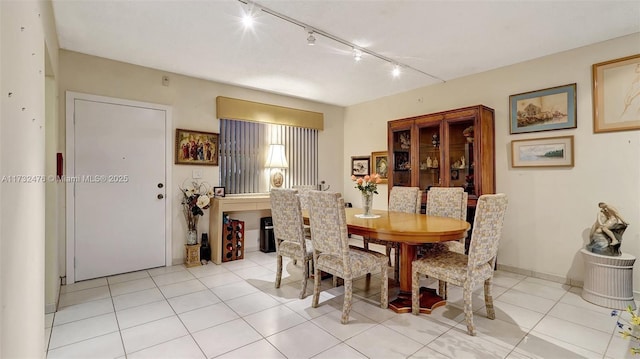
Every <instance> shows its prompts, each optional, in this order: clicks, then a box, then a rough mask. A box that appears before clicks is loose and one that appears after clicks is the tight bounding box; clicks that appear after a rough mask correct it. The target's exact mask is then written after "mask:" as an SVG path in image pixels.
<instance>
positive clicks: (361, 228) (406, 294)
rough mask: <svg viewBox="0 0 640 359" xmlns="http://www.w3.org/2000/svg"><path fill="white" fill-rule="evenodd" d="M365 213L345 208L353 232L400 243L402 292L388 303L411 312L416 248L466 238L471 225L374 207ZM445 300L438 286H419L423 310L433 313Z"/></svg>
mask: <svg viewBox="0 0 640 359" xmlns="http://www.w3.org/2000/svg"><path fill="white" fill-rule="evenodd" d="M371 212H372V214H371V215H370V216H364V215H363V210H362V209H361V208H345V214H346V219H347V227H348V231H349V233H350V234H355V235H359V236H362V237H364V238H370V239H377V240H383V241H390V242H397V243H399V247H400V273H399V274H400V291H399V293H398V297H397V298H396V299H394V300H392V301H390V302H389V308H391V309H392V310H393V311H395V312H397V313H408V312H411V284H412V283H411V264H412V262H413V261H414V260H415V259H416V258H417V249H418V247H419V246H421V245H423V244H425V243H441V242H447V241H453V240H459V239H461V238H464V237H465V236H466V234H467V231H468V230H469V228H470V224H469V223H468V222H466V221H462V220H459V219H455V218H447V217H437V216H428V215H425V214H419V213H404V212H394V211H385V210H372V211H371ZM445 304H446V301H445V300H444V299H443V298H442V297H440V296H438V295H437V293H436V291H435V289H431V288H421V289H420V312H421V313H427V314H429V313H431V311H432V310H433V309H435V308H437V307H439V306H442V305H445Z"/></svg>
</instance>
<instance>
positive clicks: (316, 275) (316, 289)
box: [311, 254, 320, 308]
mask: <svg viewBox="0 0 640 359" xmlns="http://www.w3.org/2000/svg"><path fill="white" fill-rule="evenodd" d="M317 261H318V257H317V256H316V255H315V254H314V255H313V262H314V263H316V262H317ZM319 299H320V270H319V269H318V266H316V265H314V266H313V300H312V301H311V306H312V307H313V308H316V307H318V300H319Z"/></svg>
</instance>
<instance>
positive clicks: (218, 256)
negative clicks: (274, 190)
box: [209, 194, 271, 264]
mask: <svg viewBox="0 0 640 359" xmlns="http://www.w3.org/2000/svg"><path fill="white" fill-rule="evenodd" d="M263 209H271V199H270V198H269V195H268V194H262V195H251V196H243V195H237V196H227V197H218V198H213V204H212V205H211V210H210V211H209V234H210V236H209V241H210V246H211V261H212V262H213V263H215V264H220V263H222V229H223V228H222V226H223V223H222V215H223V214H224V213H225V212H246V211H257V210H263Z"/></svg>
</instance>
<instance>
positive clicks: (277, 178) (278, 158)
mask: <svg viewBox="0 0 640 359" xmlns="http://www.w3.org/2000/svg"><path fill="white" fill-rule="evenodd" d="M288 167H289V163H287V157H286V156H285V155H284V145H269V154H268V155H267V163H266V164H265V168H270V169H271V173H270V178H271V187H276V188H279V187H282V184H283V183H284V174H283V173H282V169H283V168H288Z"/></svg>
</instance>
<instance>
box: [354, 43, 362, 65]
mask: <svg viewBox="0 0 640 359" xmlns="http://www.w3.org/2000/svg"><path fill="white" fill-rule="evenodd" d="M353 59H354V60H355V61H356V62H358V61H360V60H362V50H360V49H357V48H355V47H354V48H353Z"/></svg>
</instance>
